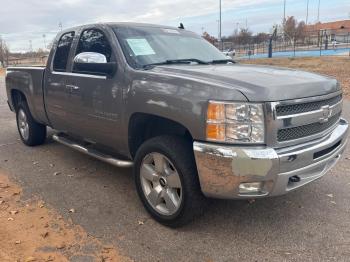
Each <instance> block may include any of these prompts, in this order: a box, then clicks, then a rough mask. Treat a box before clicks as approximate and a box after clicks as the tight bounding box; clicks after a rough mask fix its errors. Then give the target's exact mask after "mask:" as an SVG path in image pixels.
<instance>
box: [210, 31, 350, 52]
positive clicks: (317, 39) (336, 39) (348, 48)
mask: <svg viewBox="0 0 350 262" xmlns="http://www.w3.org/2000/svg"><path fill="white" fill-rule="evenodd" d="M239 40H240V39H238V38H237V39H235V38H233V39H232V40H224V41H223V43H221V44H220V43H215V45H216V46H217V47H221V48H220V49H222V50H223V51H224V52H225V54H227V55H229V56H233V57H236V58H263V57H268V56H269V48H270V45H271V48H272V57H297V56H299V57H300V56H322V55H347V56H349V55H350V29H349V30H347V31H345V30H343V31H342V32H334V33H332V32H330V33H327V31H309V32H305V34H304V35H303V36H299V37H288V36H287V35H285V34H283V33H281V34H277V35H276V36H271V35H267V36H266V38H265V39H264V40H263V41H261V40H260V41H257V39H256V37H254V36H251V37H250V38H245V39H243V40H244V43H240V41H239Z"/></svg>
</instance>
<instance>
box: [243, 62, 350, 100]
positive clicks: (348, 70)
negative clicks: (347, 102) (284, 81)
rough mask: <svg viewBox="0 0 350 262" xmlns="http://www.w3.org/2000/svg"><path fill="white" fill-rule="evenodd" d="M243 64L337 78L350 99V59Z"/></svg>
mask: <svg viewBox="0 0 350 262" xmlns="http://www.w3.org/2000/svg"><path fill="white" fill-rule="evenodd" d="M241 63H247V64H264V65H273V66H283V67H290V68H297V69H302V70H306V71H311V72H316V73H321V74H325V75H330V76H333V77H336V78H337V79H338V80H339V81H340V83H341V85H342V87H343V90H344V94H345V97H346V98H347V99H350V57H330V56H328V57H307V58H272V59H267V58H266V59H252V60H243V61H241Z"/></svg>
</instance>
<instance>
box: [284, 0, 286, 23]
mask: <svg viewBox="0 0 350 262" xmlns="http://www.w3.org/2000/svg"><path fill="white" fill-rule="evenodd" d="M285 23H286V0H284V6H283V24H285Z"/></svg>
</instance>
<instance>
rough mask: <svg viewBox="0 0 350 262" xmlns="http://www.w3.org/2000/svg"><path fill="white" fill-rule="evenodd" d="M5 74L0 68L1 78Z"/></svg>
mask: <svg viewBox="0 0 350 262" xmlns="http://www.w3.org/2000/svg"><path fill="white" fill-rule="evenodd" d="M4 74H5V70H4V69H2V68H0V76H3V75H4Z"/></svg>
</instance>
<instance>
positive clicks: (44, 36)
mask: <svg viewBox="0 0 350 262" xmlns="http://www.w3.org/2000/svg"><path fill="white" fill-rule="evenodd" d="M43 39H44V50H46V35H45V34H43Z"/></svg>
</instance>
